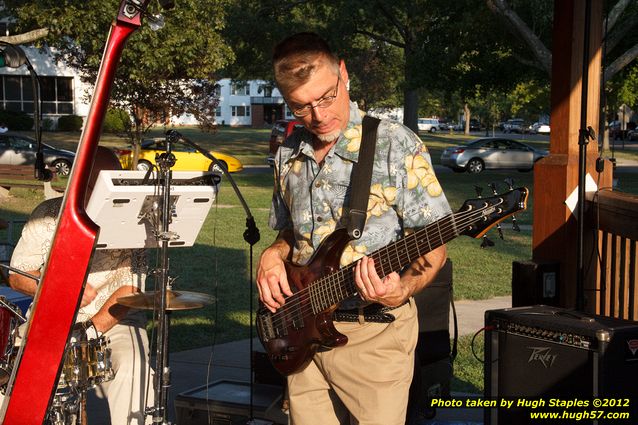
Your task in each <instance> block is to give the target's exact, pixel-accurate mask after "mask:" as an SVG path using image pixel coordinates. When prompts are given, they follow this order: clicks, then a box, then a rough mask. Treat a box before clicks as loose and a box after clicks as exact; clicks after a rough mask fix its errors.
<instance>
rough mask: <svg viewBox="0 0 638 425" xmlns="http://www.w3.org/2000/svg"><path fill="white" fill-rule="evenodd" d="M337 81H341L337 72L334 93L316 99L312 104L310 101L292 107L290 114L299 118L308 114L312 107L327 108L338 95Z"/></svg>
mask: <svg viewBox="0 0 638 425" xmlns="http://www.w3.org/2000/svg"><path fill="white" fill-rule="evenodd" d="M339 81H341V75H340V74H337V86H336V87H335V92H334V94H331V95H329V96H324V97H322V98H321V99H319V100H317V101H316V102H315V104H314V105H313V104H312V103H308V104H306V105H304V106H301V107H299V108H297V109H293V111H292V114H293V115H294V116H296V117H300V118H301V117H305V116H307V115H308V114H310V112H311V111H312V110H313V109H314V108H327V107H328V106H330V105H332V104H333V103H334V102H335V100H336V99H337V96H338V95H339Z"/></svg>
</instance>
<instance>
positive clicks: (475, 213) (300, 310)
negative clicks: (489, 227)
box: [272, 204, 498, 327]
mask: <svg viewBox="0 0 638 425" xmlns="http://www.w3.org/2000/svg"><path fill="white" fill-rule="evenodd" d="M497 205H498V204H497ZM493 206H494V205H487V206H485V207H482V208H480V209H476V210H474V209H471V210H468V211H461V212H458V213H455V214H450V215H447V216H445V217H443V218H442V219H440V220H438V221H436V222H434V223H430V224H428V225H427V226H426V227H425V228H423V229H421V230H419V231H417V232H415V233H412V234H411V235H408V236H406V237H405V238H402V239H400V240H398V241H395V242H393V243H391V244H390V245H388V246H386V247H383V248H381V249H379V250H378V251H375V252H374V253H373V254H371V255H370V256H371V257H372V258H374V257H375V256H379V255H380V254H382V251H386V252H387V251H389V249H390V247H392V246H395V247H396V245H397V244H398V243H400V242H402V241H404V242H405V240H406V239H408V238H410V239H417V238H416V236H417V235H420V236H419V237H421V236H425V237H426V239H427V242H428V245H429V246H430V251H431V250H432V248H431V246H432V243H431V242H430V238H429V237H428V235H427V233H428V232H429V230H432V229H434V228H435V227H436V228H437V229H436V230H438V232H439V237H440V239H441V242H442V243H441V244H438V245H436V247H439V246H441V245H442V244H443V243H445V242H444V241H443V234H442V233H441V226H440V223H441V222H443V221H446V222H447V223H445V224H444V230H443V232H444V233H445V235H446V236H450V235H458V234H459V233H458V232H452V233H449V232H450V226H451V227H452V230H456V229H457V228H459V227H461V228H465V226H466V225H469V224H471V222H473V221H476V220H475V218H476V217H479V218H480V217H481V216H482V211H483V210H484V209H487V208H489V207H493ZM464 215H466V216H469V217H474V219H468V218H467V217H465V218H464V217H463V216H464ZM455 218H458V220H455ZM446 219H447V220H446ZM464 219H465V220H467V224H465V225H463V223H462V220H464ZM458 224H461V226H459V225H458ZM421 233H423V235H421ZM437 243H438V242H437ZM402 252H403V253H404V254H407V256H405V255H402V256H401V257H399V256H397V258H398V259H399V262H400V263H401V262H402V261H403V260H402V258H404V259H405V260H409V259H410V257H411V255H414V254H417V255H419V254H420V250H419V249H418V246H417V248H416V252H415V250H409V249H408V250H403V251H402ZM428 252H429V251H428ZM397 253H398V252H397ZM406 257H407V258H406ZM375 263H377V262H376V261H375ZM379 265H380V266H381V267H383V264H379ZM390 266H391V270H390V272H392V263H390ZM353 268H354V263H353V264H350V265H348V266H346V267H344V268H342V269H340V270H339V271H338V272H335V273H332V274H330V275H328V276H323V277H321V278H319V279H318V280H316V281H315V282H313V283H311V284H310V285H309V286H308V287H306V288H304V289H302V290H300V291H298V292H297V293H296V294H295V295H294V296H297V299H296V300H294V301H293V302H291V303H287V304H284V306H283V307H282V308H281V309H280V310H278V311H277V312H275V313H272V315H273V319H272V323H273V325H274V326H277V327H280V326H281V325H285V323H286V322H287V320H286V316H293V315H296V316H298V317H299V316H301V318H304V317H306V316H308V315H313V314H314V311H313V305H312V301H313V300H312V299H311V300H310V304H309V303H308V302H307V299H308V296H310V297H311V298H312V295H313V294H312V293H309V292H310V289H312V288H314V289H315V290H316V291H315V294H314V295H315V298H319V301H323V299H322V298H323V297H322V296H324V295H326V297H329V296H330V295H329V294H326V292H327V290H330V285H327V284H326V283H327V281H329V280H331V278H332V279H333V280H334V279H336V277H337V276H336V275H341V280H342V281H343V278H348V280H347V281H351V280H353V279H352V272H353ZM381 272H382V274H384V275H386V274H389V273H390V272H388V273H386V272H385V270H384V269H382V270H381ZM335 282H336V283H338V280H335ZM306 292H308V293H306ZM352 295H354V294H352ZM299 304H301V306H300V305H299ZM333 304H334V303H332V304H331V303H327V305H326V308H327V307H330V306H331V305H333ZM322 310H323V309H320V310H319V311H322Z"/></svg>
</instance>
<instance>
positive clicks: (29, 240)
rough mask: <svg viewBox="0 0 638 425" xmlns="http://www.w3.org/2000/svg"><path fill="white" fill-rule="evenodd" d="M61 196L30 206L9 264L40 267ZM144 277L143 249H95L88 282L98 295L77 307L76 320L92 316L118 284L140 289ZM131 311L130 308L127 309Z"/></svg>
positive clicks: (118, 286)
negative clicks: (33, 208)
mask: <svg viewBox="0 0 638 425" xmlns="http://www.w3.org/2000/svg"><path fill="white" fill-rule="evenodd" d="M62 199H63V198H53V199H49V200H46V201H44V202H42V203H41V204H40V205H38V206H37V207H36V208H35V210H33V212H32V213H31V216H30V217H29V220H28V221H27V223H26V224H25V225H24V228H23V229H22V235H21V236H20V240H19V241H18V243H17V245H16V247H15V249H14V251H13V255H12V257H11V266H12V267H15V268H17V269H20V270H22V271H25V272H28V271H32V270H40V271H42V269H43V268H44V264H45V262H46V261H47V258H48V256H49V251H50V250H51V244H52V242H53V236H54V233H55V226H56V219H57V216H58V213H59V211H60V208H61V206H62ZM145 278H146V256H145V253H144V250H140V249H137V250H128V249H112V250H111V249H108V250H95V251H94V252H93V256H92V257H91V265H90V267H89V274H88V277H87V283H88V284H90V285H92V286H93V287H94V288H95V290H96V291H97V295H96V297H95V298H94V299H93V301H91V302H90V303H89V304H87V305H85V306H84V307H82V308H80V309H79V311H78V315H77V319H76V322H83V321H86V320H89V319H90V318H92V317H93V316H94V315H95V314H96V313H97V312H98V311H99V310H100V309H101V308H102V306H103V305H104V303H105V302H106V301H107V300H108V299H109V297H110V296H111V294H113V292H115V291H116V290H117V289H118V288H120V287H121V286H126V285H130V286H135V287H137V288H138V289H140V290H143V289H144V280H145ZM134 312H135V310H133V309H131V311H130V313H131V314H132V313H134Z"/></svg>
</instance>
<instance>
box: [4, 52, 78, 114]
mask: <svg viewBox="0 0 638 425" xmlns="http://www.w3.org/2000/svg"><path fill="white" fill-rule="evenodd" d="M21 48H22V49H23V50H24V53H25V54H26V56H27V58H28V59H29V62H30V63H31V64H32V65H33V69H34V71H35V72H36V74H37V75H38V79H39V81H40V96H41V98H42V99H41V101H42V113H43V115H44V117H45V118H51V119H53V120H57V118H59V117H60V116H62V115H70V114H75V115H80V116H83V117H86V115H87V114H88V112H89V103H88V102H87V100H86V99H85V94H86V93H87V89H88V87H87V86H86V85H85V84H84V83H82V81H81V79H80V77H79V76H78V74H77V72H76V71H75V70H73V69H71V68H69V67H67V66H65V65H64V64H63V63H56V62H55V60H54V59H53V55H52V54H51V53H46V52H44V53H41V52H40V51H39V50H38V49H36V48H32V47H24V46H21ZM0 108H2V109H6V110H11V111H23V112H27V113H30V114H32V113H33V85H32V79H31V74H30V73H29V70H28V69H27V65H22V66H21V67H19V68H9V67H4V68H0Z"/></svg>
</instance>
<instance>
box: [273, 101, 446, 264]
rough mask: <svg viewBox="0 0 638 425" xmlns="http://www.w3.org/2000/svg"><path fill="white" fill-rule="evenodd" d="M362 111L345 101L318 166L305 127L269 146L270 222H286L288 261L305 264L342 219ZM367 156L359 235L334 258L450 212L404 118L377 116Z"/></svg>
mask: <svg viewBox="0 0 638 425" xmlns="http://www.w3.org/2000/svg"><path fill="white" fill-rule="evenodd" d="M364 115H365V113H364V112H362V111H359V109H358V108H357V105H356V103H354V102H351V103H350V120H349V122H348V125H347V128H346V130H345V131H344V132H343V133H342V134H341V136H340V137H339V139H338V140H337V142H336V143H335V144H334V146H332V148H331V149H330V151H329V152H328V154H327V155H326V157H325V159H324V163H323V165H321V166H320V165H319V164H317V162H316V161H315V159H314V150H313V147H312V134H311V133H310V132H309V131H308V130H306V129H305V128H304V129H300V130H297V131H295V132H294V133H293V134H292V135H291V136H290V137H289V138H288V139H287V140H286V141H285V142H284V143H283V144H282V146H281V147H280V148H279V151H278V152H277V155H276V157H275V169H274V173H275V190H274V194H273V200H272V206H271V211H270V226H271V227H272V228H273V229H275V230H283V229H292V230H293V232H294V239H295V245H294V247H293V254H292V260H293V262H294V263H296V264H301V265H303V264H306V263H307V262H308V261H309V260H310V259H311V257H312V255H313V253H314V252H315V251H316V250H317V248H318V246H319V244H320V243H321V242H322V241H323V239H324V238H326V237H327V236H328V235H330V234H331V233H332V232H333V231H334V230H335V229H337V228H342V227H346V226H347V214H346V215H345V216H344V215H343V211H344V208H343V207H344V205H345V206H346V207H347V206H348V205H349V197H350V187H349V186H350V176H351V173H352V167H353V164H354V163H355V162H356V161H357V159H358V156H359V146H360V144H361V135H362V132H361V122H362V118H363V116H364ZM373 164H374V165H373V172H372V182H371V188H370V198H369V201H368V211H367V220H366V225H365V228H364V231H363V235H362V236H361V238H359V239H357V240H353V241H351V242H350V243H349V245H348V246H347V247H346V249H345V250H344V252H343V253H342V255H341V266H345V265H348V264H350V263H352V262H354V261H356V260H358V259H359V258H361V257H363V255H364V254H368V253H371V252H374V251H376V250H378V249H380V248H383V247H384V246H386V245H388V244H390V243H391V242H394V241H395V240H397V239H399V238H401V237H402V236H403V235H405V234H406V232H409V231H412V230H413V229H416V228H421V227H423V226H425V225H426V224H428V223H430V222H433V221H436V220H438V219H440V218H441V217H443V216H445V215H448V214H450V213H451V210H450V207H449V205H448V202H447V199H446V198H445V195H444V194H443V189H442V188H441V185H440V184H439V182H438V180H437V178H436V176H435V174H434V169H433V167H432V163H431V161H430V155H429V153H428V151H427V148H426V147H425V145H424V144H423V142H422V141H421V139H419V137H418V136H416V135H415V134H414V133H413V132H412V131H411V130H409V129H408V128H407V127H405V126H404V125H402V124H399V123H397V122H394V121H389V120H382V121H381V123H380V124H379V128H378V130H377V144H376V151H375V157H374V162H373Z"/></svg>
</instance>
